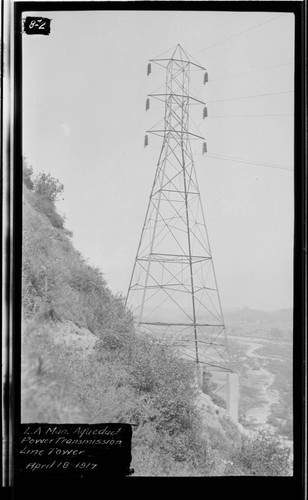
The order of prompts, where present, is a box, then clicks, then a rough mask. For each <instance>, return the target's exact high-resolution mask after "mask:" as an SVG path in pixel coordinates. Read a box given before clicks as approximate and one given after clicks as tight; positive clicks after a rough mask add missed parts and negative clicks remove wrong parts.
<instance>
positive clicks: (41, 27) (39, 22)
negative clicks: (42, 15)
mask: <svg viewBox="0 0 308 500" xmlns="http://www.w3.org/2000/svg"><path fill="white" fill-rule="evenodd" d="M42 21H43V19H38V20H37V21H31V22H30V24H29V28H30V29H32V28H35V27H36V26H37V25H39V27H38V29H39V30H42V29H44V26H45V24H46V21H44V22H43V23H42Z"/></svg>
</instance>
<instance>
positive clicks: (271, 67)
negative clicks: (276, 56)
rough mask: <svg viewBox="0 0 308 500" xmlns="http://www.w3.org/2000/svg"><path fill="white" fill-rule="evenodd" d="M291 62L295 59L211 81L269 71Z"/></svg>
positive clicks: (211, 81) (288, 64) (215, 79)
mask: <svg viewBox="0 0 308 500" xmlns="http://www.w3.org/2000/svg"><path fill="white" fill-rule="evenodd" d="M291 64H293V61H290V62H287V63H281V64H275V65H273V66H267V67H266V68H258V69H252V70H250V71H243V72H242V73H234V74H233V75H227V76H224V77H222V78H214V79H212V78H211V80H210V83H213V82H220V81H223V80H227V79H229V78H236V77H237V76H244V75H250V74H251V73H259V72H260V71H268V70H270V69H275V68H280V67H282V66H290V65H291Z"/></svg>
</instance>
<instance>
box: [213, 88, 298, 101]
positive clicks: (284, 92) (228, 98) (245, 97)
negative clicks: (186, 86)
mask: <svg viewBox="0 0 308 500" xmlns="http://www.w3.org/2000/svg"><path fill="white" fill-rule="evenodd" d="M293 92H294V90H282V91H280V92H267V93H265V94H253V95H244V96H239V97H226V98H225V99H212V100H210V101H206V102H207V103H209V102H223V101H235V100H238V99H252V98H253V97H265V96H268V95H279V94H290V93H293Z"/></svg>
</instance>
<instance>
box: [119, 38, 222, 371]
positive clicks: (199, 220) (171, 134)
mask: <svg viewBox="0 0 308 500" xmlns="http://www.w3.org/2000/svg"><path fill="white" fill-rule="evenodd" d="M153 64H155V65H158V66H163V67H164V68H165V71H166V82H165V91H163V92H162V93H153V94H149V95H148V97H147V100H146V109H147V110H148V109H150V107H151V106H150V103H151V101H152V100H153V99H158V100H160V101H162V102H164V107H165V113H164V119H163V124H162V125H161V126H159V125H158V126H155V128H152V129H150V130H148V131H147V135H146V136H145V143H144V144H145V146H147V145H148V143H149V134H153V135H156V136H159V137H161V138H162V144H161V150H160V154H159V158H158V162H157V168H156V173H155V177H154V182H153V185H152V190H151V194H150V198H149V203H148V208H147V211H146V216H145V220H144V225H143V228H142V232H141V237H140V241H139V245H138V249H137V254H136V258H135V263H134V267H133V271H132V275H131V280H130V284H129V289H128V294H127V299H126V303H127V306H128V307H129V308H130V309H131V311H132V313H133V314H134V316H135V318H136V322H137V327H138V331H140V332H141V333H142V332H144V333H146V332H147V333H150V334H152V335H153V336H155V337H157V338H159V339H161V340H163V341H164V342H166V343H167V344H171V345H173V346H174V347H176V349H177V350H178V351H179V352H180V354H181V355H182V356H185V357H187V358H190V359H193V360H194V361H195V362H196V363H197V366H199V367H200V365H202V366H203V367H205V369H206V370H208V371H210V372H216V373H217V372H220V373H221V374H222V373H223V374H226V373H228V372H230V371H231V368H230V358H229V351H228V343H227V338H226V333H225V325H224V318H223V313H222V308H221V303H220V297H219V291H218V286H217V281H216V276H215V270H214V265H213V259H212V253H211V248H210V243H209V238H208V234H207V228H206V225H205V218H204V213H203V209H202V204H201V197H200V192H199V187H198V182H197V176H196V172H195V165H194V160H193V152H192V147H191V141H192V140H199V141H202V151H203V153H206V150H207V148H206V142H205V138H204V137H203V136H202V135H200V134H199V133H198V131H197V132H196V131H195V130H192V128H191V126H190V107H191V106H192V105H201V106H202V107H203V110H201V113H202V114H203V118H205V117H206V116H207V108H206V104H205V102H203V101H202V100H200V99H197V98H196V97H193V96H191V95H190V78H191V71H192V70H193V71H197V72H198V74H199V75H200V81H201V82H202V80H203V83H206V82H207V81H208V73H207V70H206V68H204V67H203V66H201V65H200V64H198V63H197V62H196V61H195V60H194V59H193V58H191V57H190V56H189V55H188V54H187V53H186V52H185V51H184V50H183V48H182V47H181V46H180V45H177V47H176V48H175V50H174V51H173V52H172V54H171V56H170V57H168V58H157V59H151V60H150V62H149V64H148V70H147V72H148V75H150V74H151V72H152V65H153ZM200 149H201V148H200ZM218 378H219V377H218Z"/></svg>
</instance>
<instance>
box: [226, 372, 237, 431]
mask: <svg viewBox="0 0 308 500" xmlns="http://www.w3.org/2000/svg"><path fill="white" fill-rule="evenodd" d="M238 400H239V386H238V374H237V373H228V374H227V410H228V412H229V415H230V418H231V419H232V420H234V422H238Z"/></svg>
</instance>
